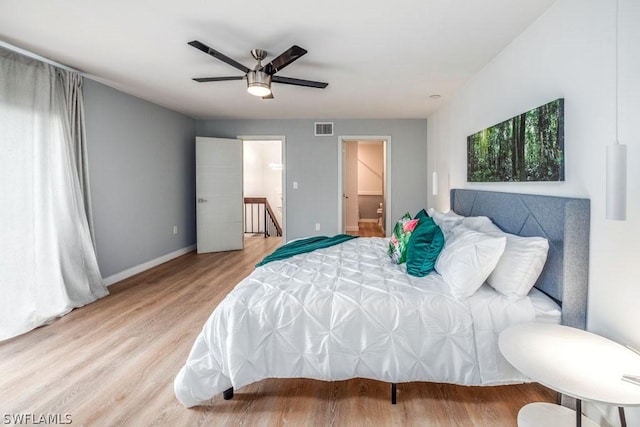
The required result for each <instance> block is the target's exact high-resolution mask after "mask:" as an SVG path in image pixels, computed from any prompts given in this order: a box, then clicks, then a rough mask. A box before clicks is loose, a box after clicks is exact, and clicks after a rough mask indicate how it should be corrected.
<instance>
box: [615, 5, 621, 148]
mask: <svg viewBox="0 0 640 427" xmlns="http://www.w3.org/2000/svg"><path fill="white" fill-rule="evenodd" d="M619 3H620V1H619V0H616V78H615V82H616V144H620V141H619V139H618V97H619V89H618V87H619V83H618V79H619V77H618V68H619V65H618V61H619V60H618V25H619V21H620V12H619V10H620V6H619Z"/></svg>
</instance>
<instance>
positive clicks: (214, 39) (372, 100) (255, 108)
mask: <svg viewBox="0 0 640 427" xmlns="http://www.w3.org/2000/svg"><path fill="white" fill-rule="evenodd" d="M554 1H555V0H518V1H513V0H398V1H395V2H394V1H381V0H324V1H318V2H313V3H311V2H305V1H303V0H271V1H265V2H257V1H255V0H244V1H238V0H235V1H214V0H208V1H205V0H180V1H178V0H155V1H149V0H147V1H142V0H108V1H97V0H56V1H48V0H2V1H0V40H2V41H4V42H6V43H10V44H12V45H14V46H17V47H20V48H23V49H26V50H29V51H31V52H33V53H36V54H38V55H41V56H44V57H46V58H49V59H52V60H54V61H57V62H59V63H62V64H65V65H68V66H70V67H73V68H75V69H78V70H81V71H83V72H85V73H86V74H87V75H89V76H91V77H92V78H94V79H96V80H98V81H101V82H103V83H105V84H107V85H110V86H113V87H115V88H117V89H120V90H122V91H124V92H127V93H130V94H132V95H135V96H138V97H140V98H143V99H146V100H149V101H151V102H154V103H156V104H159V105H163V106H165V107H168V108H171V109H173V110H176V111H179V112H182V113H185V114H187V115H189V116H192V117H197V118H255V119H258V118H265V119H266V118H315V119H322V118H425V117H427V116H428V115H429V114H430V113H431V112H432V111H434V110H436V109H437V108H438V106H439V105H442V103H444V102H446V101H447V99H448V98H450V97H451V96H452V94H454V93H455V91H456V90H457V89H459V88H460V87H461V86H462V85H464V83H465V82H466V81H467V80H468V79H469V78H470V77H472V76H473V75H474V74H475V73H476V72H478V71H479V70H480V69H481V68H482V67H483V66H484V65H485V64H487V63H488V62H489V61H490V60H491V59H492V58H493V57H494V56H495V55H497V54H498V53H499V52H500V51H501V50H502V49H503V48H504V47H505V46H507V45H508V44H509V43H510V41H511V40H513V39H514V38H515V37H517V36H518V34H520V33H521V32H522V31H523V30H524V29H525V28H526V27H527V26H529V25H530V24H531V23H532V22H533V21H534V20H535V19H536V18H537V17H538V16H540V15H541V14H542V13H543V12H544V11H545V10H547V9H548V8H549V6H550V5H551V4H552V3H553V2H554ZM191 40H199V41H201V42H203V43H205V44H207V45H209V46H210V47H212V48H214V49H216V50H219V51H221V52H222V53H224V54H225V55H227V56H229V57H231V58H233V59H235V60H237V61H238V62H241V63H243V64H244V65H246V66H248V67H250V68H253V66H254V64H255V62H254V60H253V58H252V57H251V54H250V50H251V49H255V48H261V49H265V50H267V51H268V52H269V55H268V57H267V59H266V60H265V61H263V63H266V62H268V61H270V60H271V59H273V58H274V57H275V56H277V55H279V54H280V53H281V52H283V51H284V50H286V49H288V48H289V47H290V46H291V45H293V44H297V45H299V46H302V47H303V48H305V49H307V50H308V51H309V53H307V54H306V55H305V56H303V57H302V58H300V59H298V60H297V61H296V62H294V63H293V64H291V65H289V66H288V67H287V68H285V69H284V70H282V71H280V72H279V73H278V75H283V76H287V77H295V78H301V79H308V80H318V81H325V82H328V83H329V86H328V87H327V88H326V89H314V88H306V87H296V86H289V85H283V84H275V83H274V84H273V86H272V87H273V91H274V95H275V99H273V100H262V99H260V98H256V97H254V96H252V95H249V94H248V93H247V92H246V83H245V82H244V81H226V82H215V83H196V82H194V81H193V80H191V78H192V77H205V76H233V75H241V74H242V73H241V72H240V71H238V70H236V69H235V68H232V67H231V66H229V65H227V64H225V63H223V62H220V61H218V60H216V59H215V58H212V57H210V56H208V55H206V54H204V53H202V52H200V51H198V50H196V49H195V48H193V47H191V46H188V45H187V42H189V41H191ZM432 94H440V95H441V96H442V97H441V98H440V99H439V100H433V99H431V98H429V95H432Z"/></svg>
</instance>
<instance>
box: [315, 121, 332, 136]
mask: <svg viewBox="0 0 640 427" xmlns="http://www.w3.org/2000/svg"><path fill="white" fill-rule="evenodd" d="M332 135H333V122H316V123H315V136H332Z"/></svg>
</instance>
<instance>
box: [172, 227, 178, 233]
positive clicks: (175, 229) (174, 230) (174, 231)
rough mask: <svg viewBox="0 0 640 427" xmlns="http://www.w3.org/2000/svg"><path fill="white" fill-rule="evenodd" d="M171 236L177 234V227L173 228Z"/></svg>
mask: <svg viewBox="0 0 640 427" xmlns="http://www.w3.org/2000/svg"><path fill="white" fill-rule="evenodd" d="M173 234H178V226H177V225H174V226H173Z"/></svg>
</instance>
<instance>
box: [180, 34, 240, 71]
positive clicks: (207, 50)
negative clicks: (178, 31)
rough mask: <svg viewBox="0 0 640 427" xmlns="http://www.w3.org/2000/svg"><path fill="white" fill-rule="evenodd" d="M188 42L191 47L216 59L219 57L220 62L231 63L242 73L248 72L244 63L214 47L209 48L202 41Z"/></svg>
mask: <svg viewBox="0 0 640 427" xmlns="http://www.w3.org/2000/svg"><path fill="white" fill-rule="evenodd" d="M188 44H189V45H191V46H193V47H195V48H196V49H199V50H201V51H203V52H204V53H207V54H209V55H211V56H213V57H214V58H216V59H219V60H220V61H222V62H225V63H227V64H229V65H231V66H232V67H234V68H237V69H238V70H240V71H242V72H243V73H248V72H249V71H251V70H250V69H249V68H247V67H245V66H244V65H242V64H241V63H239V62H238V61H235V60H233V59H231V58H229V57H228V56H226V55H225V54H223V53H220V52H218V51H217V50H215V49H211V48H210V47H209V46H207V45H206V44H204V43H201V42H199V41H198V40H194V41H191V42H189V43H188Z"/></svg>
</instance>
